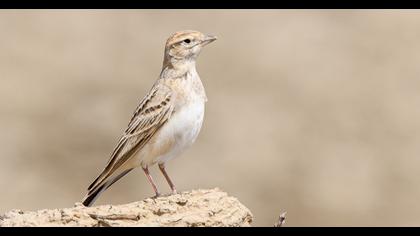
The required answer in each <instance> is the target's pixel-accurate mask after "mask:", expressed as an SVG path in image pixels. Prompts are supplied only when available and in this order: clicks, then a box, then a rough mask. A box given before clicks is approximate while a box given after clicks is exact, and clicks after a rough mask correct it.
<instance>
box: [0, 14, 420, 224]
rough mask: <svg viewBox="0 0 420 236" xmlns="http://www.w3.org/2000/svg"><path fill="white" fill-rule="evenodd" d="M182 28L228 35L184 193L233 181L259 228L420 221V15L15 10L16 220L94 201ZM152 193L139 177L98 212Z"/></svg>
mask: <svg viewBox="0 0 420 236" xmlns="http://www.w3.org/2000/svg"><path fill="white" fill-rule="evenodd" d="M182 29H196V30H199V31H202V32H205V33H211V34H215V35H217V36H219V40H218V41H216V42H215V43H214V44H211V45H209V46H208V47H206V48H205V49H204V51H203V52H202V54H201V56H200V58H199V61H198V71H199V73H200V75H201V77H202V80H203V83H204V85H205V87H206V91H207V95H208V97H209V102H208V103H207V108H206V109H207V110H206V118H205V123H204V126H203V129H202V132H201V134H200V136H199V138H198V140H197V142H196V144H195V145H194V146H193V147H192V148H191V149H190V150H188V151H187V152H186V153H184V154H183V155H182V157H180V158H179V159H176V160H175V161H172V162H170V163H169V164H168V171H169V173H170V174H171V176H172V177H173V179H174V180H175V183H176V184H177V187H178V188H179V190H189V189H194V188H212V187H216V186H217V187H220V188H221V189H223V190H225V191H227V192H229V193H230V194H231V195H233V196H236V197H238V198H239V199H240V200H241V201H242V203H244V204H245V205H246V206H248V207H249V208H250V210H251V211H252V212H253V213H254V216H255V224H254V225H256V226H271V225H272V224H273V223H274V222H275V220H276V219H277V216H278V215H279V213H280V212H281V211H287V212H288V220H287V226H356V225H360V226H379V225H381V226H418V225H419V223H420V203H419V199H420V177H419V173H420V158H419V154H420V79H419V73H420V66H419V65H420V64H419V63H420V11H414V10H413V11H410V10H398V11H397V10H325V11H321V10H2V11H0V42H1V43H0V131H1V132H0V150H1V165H0V189H1V190H2V191H1V192H2V193H1V197H0V212H4V211H7V210H10V209H13V208H21V209H24V210H35V209H40V208H56V207H70V206H72V205H73V203H74V202H76V201H80V200H81V198H82V197H83V195H84V194H85V189H86V187H87V186H88V185H89V184H90V182H91V181H92V180H93V179H94V178H95V177H96V175H97V174H98V173H99V171H101V170H102V168H103V167H104V165H105V163H106V161H107V160H108V157H109V154H110V152H111V151H112V149H113V148H114V145H115V144H116V142H117V139H118V138H119V136H120V134H121V133H122V131H123V130H124V129H125V128H126V125H127V123H128V120H129V119H130V116H131V114H132V112H133V111H134V109H135V107H136V105H137V103H138V102H139V101H140V99H141V98H142V97H143V96H144V95H145V93H146V92H147V91H148V90H149V88H150V87H151V85H152V84H153V82H154V80H155V79H156V78H157V76H158V75H159V72H160V67H161V63H162V56H163V45H164V42H165V40H166V38H167V37H168V36H169V35H170V34H171V33H173V32H174V31H177V30H182ZM152 174H153V175H154V176H155V178H157V179H158V183H159V186H160V189H161V190H163V191H164V192H168V191H169V188H168V186H167V185H166V183H165V182H164V179H163V178H162V176H161V175H160V174H159V172H158V171H157V169H156V168H154V169H153V170H152ZM151 195H152V189H151V187H150V186H149V185H148V183H147V180H146V178H145V177H144V174H143V173H142V172H141V170H136V171H133V172H131V173H130V174H129V175H128V176H126V177H125V178H123V179H122V180H121V181H120V182H118V183H117V184H116V185H114V186H113V187H112V188H110V189H109V190H108V191H107V192H105V193H104V194H103V195H102V196H101V198H100V199H99V201H98V202H97V204H101V203H102V204H103V203H115V204H117V203H127V202H131V201H135V200H139V199H142V198H145V197H148V196H151Z"/></svg>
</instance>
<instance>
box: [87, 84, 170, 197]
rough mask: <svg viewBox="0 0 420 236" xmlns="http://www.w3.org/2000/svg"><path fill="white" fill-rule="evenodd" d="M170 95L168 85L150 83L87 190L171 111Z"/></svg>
mask: <svg viewBox="0 0 420 236" xmlns="http://www.w3.org/2000/svg"><path fill="white" fill-rule="evenodd" d="M173 97H174V94H173V92H172V89H170V88H169V87H168V86H166V85H164V84H159V83H157V84H156V85H155V86H153V88H152V89H151V91H150V92H149V93H148V95H147V96H145V97H144V98H143V100H142V101H141V102H140V104H139V105H138V107H137V108H136V110H135V111H134V114H133V117H132V118H131V120H130V122H129V124H128V127H127V129H126V130H125V132H124V134H123V135H122V137H121V138H120V139H119V141H118V144H117V145H116V147H115V148H114V150H113V152H112V154H111V157H110V158H109V160H108V163H107V164H106V167H105V168H104V170H103V171H102V173H101V174H100V175H99V176H98V177H97V178H96V179H95V181H94V182H93V183H92V184H91V185H90V186H89V187H88V190H89V191H94V190H95V189H96V188H97V187H98V186H100V185H101V183H103V182H104V181H105V180H106V179H107V178H108V177H109V176H111V175H112V174H113V173H114V172H115V171H116V170H117V169H118V168H119V167H121V166H122V165H123V164H124V163H125V162H126V161H127V160H128V159H129V158H130V157H131V156H132V155H133V154H134V153H136V152H137V151H138V150H140V149H141V148H142V147H143V146H144V145H145V144H146V143H147V142H148V141H149V140H150V139H151V138H152V137H153V135H154V134H155V133H156V132H157V131H158V130H159V129H160V128H161V127H162V125H163V124H165V123H166V122H167V121H168V119H169V117H170V116H171V114H172V111H173Z"/></svg>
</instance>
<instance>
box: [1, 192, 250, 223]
mask: <svg viewBox="0 0 420 236" xmlns="http://www.w3.org/2000/svg"><path fill="white" fill-rule="evenodd" d="M252 217H253V216H252V213H251V212H250V211H249V210H248V208H246V207H245V206H244V205H242V204H241V203H240V202H239V201H238V199H236V198H234V197H231V196H228V194H227V193H225V192H222V191H221V190H219V189H218V188H215V189H199V190H193V191H188V192H182V193H179V194H175V195H170V196H162V197H158V198H147V199H144V200H142V201H138V202H132V203H128V204H124V205H102V206H93V207H85V206H83V205H82V204H81V203H76V204H75V205H74V207H73V208H64V209H44V210H38V211H22V210H11V211H9V212H7V213H5V214H4V215H1V216H0V226H1V227H8V226H9V227H10V226H85V227H95V226H99V227H102V226H187V227H190V226H250V224H251V222H252Z"/></svg>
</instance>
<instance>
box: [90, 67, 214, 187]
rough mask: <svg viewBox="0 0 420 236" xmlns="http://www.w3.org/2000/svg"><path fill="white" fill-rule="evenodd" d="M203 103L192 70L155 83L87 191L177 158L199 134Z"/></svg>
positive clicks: (199, 85) (200, 86) (198, 85)
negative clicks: (138, 168) (133, 172)
mask: <svg viewBox="0 0 420 236" xmlns="http://www.w3.org/2000/svg"><path fill="white" fill-rule="evenodd" d="M206 100H207V98H206V95H205V92H204V88H203V85H202V83H201V81H200V78H199V77H198V74H197V73H196V71H195V70H194V71H192V72H189V73H185V74H184V75H183V76H180V77H178V78H174V79H159V80H157V81H156V83H155V84H154V86H153V87H152V89H151V90H150V92H149V93H148V95H147V96H146V97H144V98H143V100H142V101H141V103H140V105H139V106H138V107H137V109H136V111H135V112H134V114H133V118H132V119H131V121H130V123H129V125H128V128H127V129H126V130H125V132H124V134H123V136H122V137H121V138H120V140H119V142H118V144H117V146H116V147H115V149H114V151H113V153H112V155H111V158H110V159H109V161H108V163H107V165H106V167H105V168H104V170H103V171H102V173H101V174H100V175H99V176H98V177H97V179H96V180H95V181H94V182H93V183H92V184H91V185H90V186H89V190H90V191H93V190H94V189H96V188H97V187H99V186H100V185H101V184H102V183H104V182H105V181H107V180H108V179H110V178H111V177H113V176H117V175H119V174H121V173H122V172H124V171H126V170H128V169H132V168H135V167H138V166H142V167H148V166H151V165H154V164H156V163H165V162H166V161H168V160H170V159H173V158H175V157H177V156H179V154H181V153H182V152H183V151H184V150H185V149H186V148H188V147H190V146H191V145H192V144H193V143H194V141H195V140H196V138H197V136H198V133H199V132H200V129H201V126H202V122H203V118H204V103H205V102H206Z"/></svg>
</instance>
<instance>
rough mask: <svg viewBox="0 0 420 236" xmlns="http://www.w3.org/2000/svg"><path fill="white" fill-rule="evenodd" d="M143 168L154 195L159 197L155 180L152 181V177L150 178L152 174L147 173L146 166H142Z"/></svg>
mask: <svg viewBox="0 0 420 236" xmlns="http://www.w3.org/2000/svg"><path fill="white" fill-rule="evenodd" d="M142 168H143V171H144V173H145V174H146V176H147V179H148V180H149V183H150V184H151V185H152V187H153V191H155V194H156V195H155V197H159V196H160V193H159V190H158V189H157V187H156V184H155V182H154V181H153V178H152V176H151V175H150V173H149V169H148V167H146V168H144V167H142Z"/></svg>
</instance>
